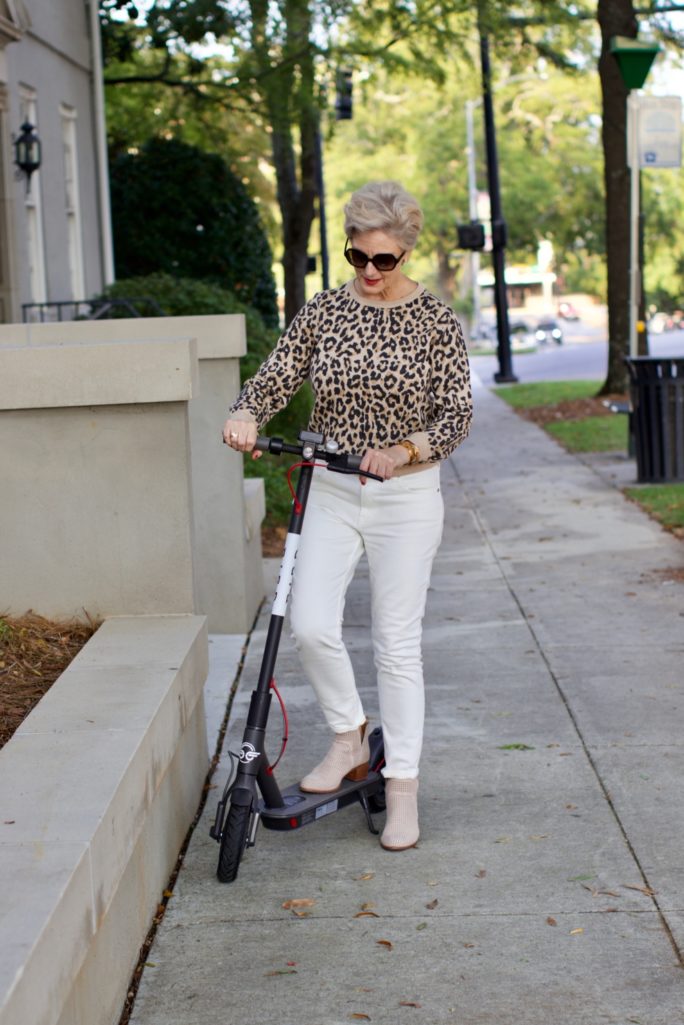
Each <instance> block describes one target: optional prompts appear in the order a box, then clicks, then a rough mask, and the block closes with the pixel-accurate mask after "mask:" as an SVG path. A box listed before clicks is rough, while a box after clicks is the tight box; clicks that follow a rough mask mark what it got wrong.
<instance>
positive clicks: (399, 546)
mask: <svg viewBox="0 0 684 1025" xmlns="http://www.w3.org/2000/svg"><path fill="white" fill-rule="evenodd" d="M443 520H444V503H443V501H442V495H441V491H440V481H439V464H435V465H434V466H430V467H428V468H427V469H426V470H422V471H420V472H419V473H414V474H407V475H405V476H400V477H393V478H392V479H391V480H388V481H385V482H384V483H382V484H381V483H379V482H377V481H373V480H369V481H368V482H367V483H366V485H365V486H362V485H361V484H360V482H359V479H358V477H355V476H351V475H350V476H344V475H342V474H338V473H332V472H330V471H326V470H315V471H314V477H313V481H312V484H311V492H310V495H309V504H308V506H307V511H306V518H305V522H304V528H303V531H302V537H301V541H300V546H299V551H298V553H297V560H296V565H295V571H294V581H293V591H292V604H291V609H290V622H291V626H292V632H293V634H294V639H295V643H296V646H297V649H298V651H299V655H300V658H301V661H302V665H303V667H304V671H305V673H306V675H307V676H308V678H309V680H310V682H311V684H312V686H313V688H314V690H315V692H316V696H317V698H318V700H319V702H320V705H321V708H322V709H323V713H324V715H325V717H326V719H327V721H328V724H329V725H330V727H331V728H332V729H333V730H334V731H335V732H336V733H346V732H348V731H350V730H353V729H355V728H357V727H358V726H360V725H361V723H363V722H364V721H365V718H366V717H365V715H364V711H363V707H362V704H361V699H360V697H359V693H358V691H357V688H356V683H355V681H354V673H353V670H352V666H351V661H350V659H349V655H348V654H347V650H346V648H345V646H344V644H343V642H342V617H343V612H344V601H345V594H346V591H347V588H348V586H349V584H350V582H351V579H352V577H353V575H354V570H355V568H356V566H357V564H358V562H359V559H360V558H361V555H362V553H363V552H364V551H365V552H366V556H367V559H368V566H369V570H370V589H371V617H372V637H373V650H374V656H375V668H376V671H377V683H378V698H379V706H380V719H381V722H382V728H383V735H384V742H385V759H386V766H385V769H384V775H385V776H387V777H389V778H393V779H412V778H414V777H416V776H417V775H418V762H419V760H420V752H421V747H422V742H423V721H424V716H425V699H424V693H423V662H422V655H421V633H422V620H423V615H424V612H425V600H426V595H427V588H428V584H429V581H430V572H431V569H432V561H433V559H434V556H435V552H436V551H437V548H438V547H439V543H440V540H441V536H442V524H443Z"/></svg>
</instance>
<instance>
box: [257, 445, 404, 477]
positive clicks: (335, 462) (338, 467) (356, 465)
mask: <svg viewBox="0 0 684 1025" xmlns="http://www.w3.org/2000/svg"><path fill="white" fill-rule="evenodd" d="M254 448H255V449H257V450H258V451H259V452H270V453H271V454H272V455H280V454H281V452H288V453H290V454H292V455H302V454H303V450H304V443H303V442H299V444H296V445H291V444H289V443H288V442H286V441H283V439H282V438H266V437H264V436H263V435H260V436H259V437H258V438H257V440H256V442H255V444H254ZM314 458H315V459H320V460H323V461H324V462H326V463H327V464H328V469H330V470H335V471H337V472H339V473H356V474H359V475H360V476H363V477H370V478H371V480H378V481H380V482H381V483H382V481H383V480H384V478H383V477H379V476H378V475H377V474H375V473H369V472H368V471H364V473H363V474H361V471H360V467H361V462H362V460H363V456H360V455H357V454H356V453H353V452H337V451H334V452H329V451H328V450H327V448H326V447H325V444H324V443H321V444H317V445H316V446H315V454H314Z"/></svg>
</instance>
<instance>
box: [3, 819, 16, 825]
mask: <svg viewBox="0 0 684 1025" xmlns="http://www.w3.org/2000/svg"><path fill="white" fill-rule="evenodd" d="M16 821H17V820H16V819H5V821H4V822H3V826H14V825H15V824H16Z"/></svg>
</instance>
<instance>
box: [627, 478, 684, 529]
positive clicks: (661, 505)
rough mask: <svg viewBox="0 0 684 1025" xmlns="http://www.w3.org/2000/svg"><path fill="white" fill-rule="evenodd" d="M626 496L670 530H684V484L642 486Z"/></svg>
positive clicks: (629, 491)
mask: <svg viewBox="0 0 684 1025" xmlns="http://www.w3.org/2000/svg"><path fill="white" fill-rule="evenodd" d="M625 494H626V495H628V496H629V497H630V498H631V499H632V500H633V501H635V502H637V503H638V504H639V505H640V506H641V507H642V508H643V509H645V510H646V512H647V513H649V514H650V515H651V516H653V518H654V519H656V520H658V522H659V523H662V524H663V526H664V527H667V528H668V530H682V529H684V484H642V485H641V486H640V487H636V488H625Z"/></svg>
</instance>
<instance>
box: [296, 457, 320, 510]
mask: <svg viewBox="0 0 684 1025" xmlns="http://www.w3.org/2000/svg"><path fill="white" fill-rule="evenodd" d="M300 466H318V467H319V468H320V469H322V470H325V469H327V466H328V464H327V463H315V462H313V461H309V462H303V463H293V464H292V466H291V467H290V469H289V470H288V471H287V486H288V488H289V489H290V494H291V495H292V501H293V502H294V507H295V512H296V513H297V515H299V513H300V512H301V511H302V503H301V502H299V501H298V500H297V493H296V491H295V489H294V487H293V486H292V471H293V470H298V469H299V467H300Z"/></svg>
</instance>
